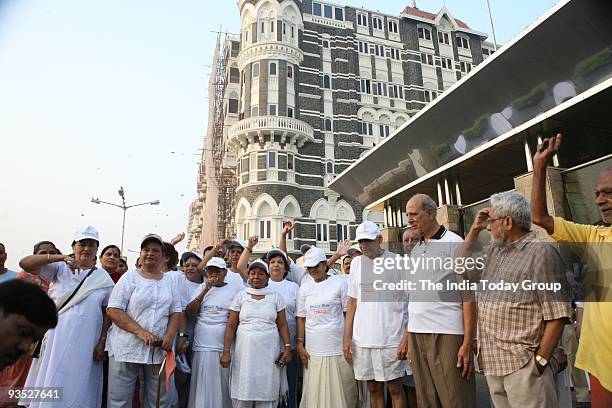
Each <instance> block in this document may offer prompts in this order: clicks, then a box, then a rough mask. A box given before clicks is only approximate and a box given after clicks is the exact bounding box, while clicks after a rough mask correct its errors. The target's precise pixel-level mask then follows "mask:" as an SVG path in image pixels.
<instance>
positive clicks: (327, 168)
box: [325, 162, 334, 174]
mask: <svg viewBox="0 0 612 408" xmlns="http://www.w3.org/2000/svg"><path fill="white" fill-rule="evenodd" d="M325 172H326V173H327V174H334V165H333V164H332V162H327V165H326V166H325Z"/></svg>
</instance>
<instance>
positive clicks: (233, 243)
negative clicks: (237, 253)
mask: <svg viewBox="0 0 612 408" xmlns="http://www.w3.org/2000/svg"><path fill="white" fill-rule="evenodd" d="M227 247H228V248H232V247H241V248H242V249H244V248H246V242H244V241H243V240H241V239H234V240H232V241H231V242H230V243H229V245H228V246H227Z"/></svg>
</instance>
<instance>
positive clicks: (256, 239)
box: [248, 235, 259, 248]
mask: <svg viewBox="0 0 612 408" xmlns="http://www.w3.org/2000/svg"><path fill="white" fill-rule="evenodd" d="M248 242H249V244H248V246H249V248H253V247H254V246H255V245H257V243H258V242H259V235H253V236H252V237H249V239H248Z"/></svg>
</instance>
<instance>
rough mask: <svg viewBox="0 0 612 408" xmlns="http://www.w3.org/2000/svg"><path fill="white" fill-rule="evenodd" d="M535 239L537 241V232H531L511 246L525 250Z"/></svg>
mask: <svg viewBox="0 0 612 408" xmlns="http://www.w3.org/2000/svg"><path fill="white" fill-rule="evenodd" d="M535 239H536V236H535V232H533V231H529V232H528V233H526V234H525V235H523V236H522V237H520V238H519V239H517V240H516V241H514V242H513V243H512V244H511V245H512V246H514V247H515V248H516V249H523V248H525V245H527V244H528V243H530V242H532V241H533V240H535Z"/></svg>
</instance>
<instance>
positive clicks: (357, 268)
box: [343, 221, 407, 408]
mask: <svg viewBox="0 0 612 408" xmlns="http://www.w3.org/2000/svg"><path fill="white" fill-rule="evenodd" d="M356 240H357V241H358V242H359V247H360V249H361V252H362V254H363V256H359V257H356V258H355V259H353V261H352V263H351V274H350V275H349V287H348V296H349V299H348V304H347V311H346V320H345V325H344V339H343V351H344V357H345V359H346V360H347V361H348V362H349V364H350V363H351V362H352V363H353V369H354V371H355V379H357V380H359V381H367V382H368V391H369V392H370V397H371V406H372V408H382V407H384V406H385V401H384V385H385V383H387V389H388V390H389V393H390V394H391V399H392V402H393V407H394V408H399V407H404V406H405V404H406V395H405V394H404V390H403V388H402V383H401V378H402V377H403V376H404V374H405V373H406V368H407V366H406V362H405V361H402V360H399V359H398V358H397V357H398V346H399V344H400V341H401V338H402V334H403V332H404V330H405V327H406V326H405V315H406V296H405V293H403V292H401V291H395V292H394V293H389V292H387V293H384V292H383V291H381V292H377V289H376V287H377V286H376V284H375V282H376V280H382V281H384V282H399V281H400V280H401V273H400V272H399V271H398V270H397V269H396V268H387V267H385V268H383V270H382V271H380V270H378V268H377V266H381V265H387V264H388V263H387V262H386V261H388V260H389V258H391V260H395V259H397V255H396V254H394V253H392V252H389V251H386V250H385V249H383V248H382V246H381V243H382V235H381V234H380V230H379V229H378V226H376V224H374V223H373V222H369V221H366V222H364V223H362V224H360V225H359V226H358V227H357V234H356ZM391 263H393V262H391Z"/></svg>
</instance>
